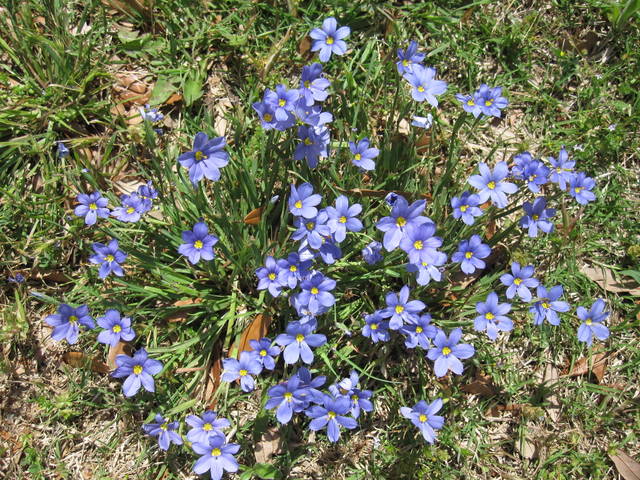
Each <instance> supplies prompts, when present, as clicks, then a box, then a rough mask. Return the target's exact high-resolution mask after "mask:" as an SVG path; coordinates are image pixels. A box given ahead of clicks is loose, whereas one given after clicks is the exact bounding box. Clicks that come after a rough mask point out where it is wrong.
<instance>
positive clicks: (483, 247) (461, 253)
mask: <svg viewBox="0 0 640 480" xmlns="http://www.w3.org/2000/svg"><path fill="white" fill-rule="evenodd" d="M490 253H491V247H489V245H487V244H486V243H482V240H481V239H480V236H479V235H472V236H471V238H470V239H469V240H463V241H461V242H460V244H459V245H458V251H457V252H455V253H454V254H453V255H452V256H451V261H452V262H461V267H462V271H463V272H464V273H466V274H471V273H473V272H475V271H476V269H482V268H484V267H485V266H486V264H485V263H484V261H483V260H481V259H482V258H487V257H488V256H489V254H490Z"/></svg>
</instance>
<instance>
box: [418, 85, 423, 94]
mask: <svg viewBox="0 0 640 480" xmlns="http://www.w3.org/2000/svg"><path fill="white" fill-rule="evenodd" d="M418 91H419V92H420V93H422V92H424V87H423V86H422V85H420V86H419V87H418Z"/></svg>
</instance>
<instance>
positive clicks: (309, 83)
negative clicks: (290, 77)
mask: <svg viewBox="0 0 640 480" xmlns="http://www.w3.org/2000/svg"><path fill="white" fill-rule="evenodd" d="M304 86H305V88H309V87H310V86H311V82H310V81H309V80H306V81H305V82H304Z"/></svg>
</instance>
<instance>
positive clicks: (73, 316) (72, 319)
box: [69, 315, 78, 323]
mask: <svg viewBox="0 0 640 480" xmlns="http://www.w3.org/2000/svg"><path fill="white" fill-rule="evenodd" d="M77 322H78V317H76V316H75V315H71V316H70V317H69V323H77Z"/></svg>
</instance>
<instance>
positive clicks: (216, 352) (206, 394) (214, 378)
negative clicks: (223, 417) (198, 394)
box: [202, 341, 222, 410]
mask: <svg viewBox="0 0 640 480" xmlns="http://www.w3.org/2000/svg"><path fill="white" fill-rule="evenodd" d="M206 368H207V369H208V372H207V375H205V376H204V385H203V388H202V398H203V401H204V403H205V404H206V405H207V406H208V407H207V408H208V409H209V410H215V408H216V404H217V403H218V398H217V396H216V392H217V391H218V387H219V386H220V376H221V375H222V343H221V342H220V341H218V342H216V343H215V345H214V346H213V349H212V352H211V359H210V364H209V365H207V366H206Z"/></svg>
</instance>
